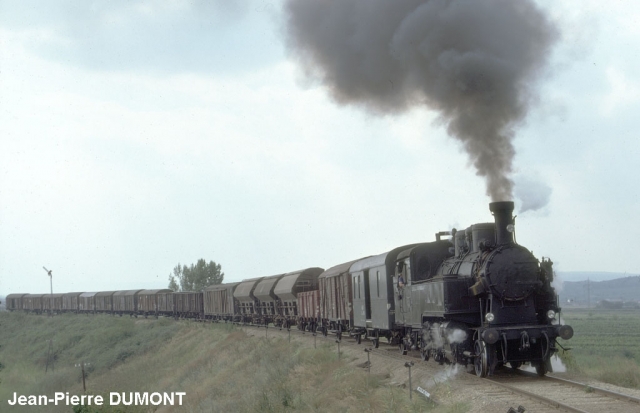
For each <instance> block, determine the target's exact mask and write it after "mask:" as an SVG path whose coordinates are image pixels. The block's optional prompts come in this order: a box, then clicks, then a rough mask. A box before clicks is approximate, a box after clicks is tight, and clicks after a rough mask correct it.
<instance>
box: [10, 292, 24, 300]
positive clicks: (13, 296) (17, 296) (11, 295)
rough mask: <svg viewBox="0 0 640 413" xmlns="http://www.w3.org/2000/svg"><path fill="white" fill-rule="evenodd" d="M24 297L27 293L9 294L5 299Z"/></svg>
mask: <svg viewBox="0 0 640 413" xmlns="http://www.w3.org/2000/svg"><path fill="white" fill-rule="evenodd" d="M25 295H27V293H24V294H23V293H14V294H9V295H8V296H7V299H9V298H21V297H24V296H25Z"/></svg>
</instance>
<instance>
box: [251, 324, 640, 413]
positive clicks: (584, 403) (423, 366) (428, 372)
mask: <svg viewBox="0 0 640 413" xmlns="http://www.w3.org/2000/svg"><path fill="white" fill-rule="evenodd" d="M251 331H254V332H256V331H257V329H254V328H251ZM272 333H273V334H274V335H278V336H280V337H283V336H284V337H286V336H287V335H288V334H289V332H288V331H287V330H286V329H282V330H279V329H278V328H269V335H271V334H272ZM291 336H297V337H306V339H307V340H313V335H312V334H311V333H309V332H306V333H305V334H302V332H301V331H299V330H297V329H292V330H291ZM346 338H348V337H347V336H344V337H343V340H341V342H340V346H341V350H346V349H352V350H353V349H355V350H356V351H357V353H356V354H362V352H363V350H364V349H365V348H371V352H370V354H371V357H380V358H383V359H387V360H397V361H398V362H401V363H403V364H404V363H406V362H408V361H414V362H415V364H414V366H413V369H414V372H415V373H414V374H416V375H419V374H420V373H422V374H423V375H425V376H431V377H435V376H437V375H438V372H441V370H442V367H441V366H438V365H437V363H435V362H433V361H430V362H422V360H421V359H420V355H419V353H418V352H417V351H412V352H409V354H407V355H402V354H401V352H400V351H399V349H398V348H397V347H396V346H393V345H390V344H386V343H384V342H382V343H380V347H379V348H372V346H371V343H369V342H363V343H362V344H357V343H356V342H355V340H349V339H346ZM315 340H317V343H318V344H320V343H327V342H329V343H333V342H335V340H336V338H335V336H328V337H323V336H322V335H321V334H318V335H317V336H316V338H315ZM336 345H337V343H336ZM374 363H375V361H373V362H372V364H374ZM416 382H417V381H416ZM416 382H414V383H416ZM455 382H456V384H457V385H458V386H459V388H460V389H461V391H465V389H466V390H467V391H468V390H472V393H475V394H478V393H481V394H484V395H486V396H487V397H488V398H489V399H490V400H491V401H492V403H493V405H494V406H496V405H498V406H508V407H506V408H504V410H497V409H496V410H495V411H504V412H507V410H508V408H509V407H512V408H514V411H517V407H518V406H525V408H526V411H527V412H542V413H547V412H579V413H592V412H594V413H595V412H598V413H601V412H606V413H629V412H640V398H637V397H634V396H630V395H626V394H622V393H617V392H613V391H610V390H606V389H602V388H598V387H595V386H590V385H587V384H585V383H580V382H576V381H572V380H567V379H563V378H560V377H557V376H553V375H547V376H545V377H539V376H537V375H536V374H535V373H529V372H526V371H522V370H513V369H509V368H505V369H501V370H498V371H497V372H496V374H495V375H494V376H491V377H488V378H483V379H480V378H478V377H476V376H475V374H464V373H462V374H458V375H457V376H456V379H455ZM414 387H415V386H414ZM471 402H472V404H473V403H481V402H480V401H477V400H471ZM500 409H502V408H500ZM472 411H473V409H472ZM477 411H489V408H488V406H486V407H485V408H484V409H482V408H481V409H480V410H477Z"/></svg>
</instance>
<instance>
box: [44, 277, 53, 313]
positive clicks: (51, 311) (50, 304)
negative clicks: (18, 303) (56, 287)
mask: <svg viewBox="0 0 640 413" xmlns="http://www.w3.org/2000/svg"><path fill="white" fill-rule="evenodd" d="M42 268H44V270H45V271H46V272H47V274H48V275H49V288H50V290H51V296H50V297H49V307H50V308H49V315H51V316H52V315H53V275H52V274H51V273H52V272H53V270H48V269H47V267H45V266H42Z"/></svg>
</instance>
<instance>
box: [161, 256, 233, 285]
mask: <svg viewBox="0 0 640 413" xmlns="http://www.w3.org/2000/svg"><path fill="white" fill-rule="evenodd" d="M223 280H224V273H223V272H222V266H221V265H220V264H216V263H215V261H209V263H207V262H206V261H205V260H204V259H203V258H200V259H199V260H198V262H197V263H195V264H191V266H189V267H187V266H186V265H183V266H180V263H178V265H176V266H175V267H174V268H173V273H171V274H169V288H170V289H171V290H173V291H202V290H203V289H204V288H205V287H208V286H210V285H213V284H220V283H222V281H223Z"/></svg>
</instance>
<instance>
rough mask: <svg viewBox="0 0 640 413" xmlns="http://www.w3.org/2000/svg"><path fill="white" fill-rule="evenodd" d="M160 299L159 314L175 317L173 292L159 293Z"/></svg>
mask: <svg viewBox="0 0 640 413" xmlns="http://www.w3.org/2000/svg"><path fill="white" fill-rule="evenodd" d="M157 298H158V314H161V315H166V316H169V315H170V316H173V291H168V292H159V293H158V294H157Z"/></svg>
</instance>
